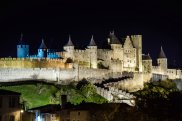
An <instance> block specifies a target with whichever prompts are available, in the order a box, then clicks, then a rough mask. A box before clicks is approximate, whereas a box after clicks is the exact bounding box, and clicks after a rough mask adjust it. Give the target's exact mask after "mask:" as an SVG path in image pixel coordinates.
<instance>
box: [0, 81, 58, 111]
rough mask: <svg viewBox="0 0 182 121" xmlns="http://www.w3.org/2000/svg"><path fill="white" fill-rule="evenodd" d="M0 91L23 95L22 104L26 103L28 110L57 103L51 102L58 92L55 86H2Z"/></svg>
mask: <svg viewBox="0 0 182 121" xmlns="http://www.w3.org/2000/svg"><path fill="white" fill-rule="evenodd" d="M0 89H5V90H11V91H15V92H19V93H21V102H25V104H26V105H27V106H28V108H33V107H37V106H41V105H46V104H51V103H55V102H52V101H51V96H52V95H53V94H54V93H55V92H57V91H58V89H57V88H56V87H55V86H53V85H47V84H22V85H14V86H1V87H0Z"/></svg>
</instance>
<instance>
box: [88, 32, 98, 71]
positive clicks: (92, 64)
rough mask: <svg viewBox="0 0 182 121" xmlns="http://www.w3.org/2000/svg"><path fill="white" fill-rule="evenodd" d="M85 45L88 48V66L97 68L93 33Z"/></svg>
mask: <svg viewBox="0 0 182 121" xmlns="http://www.w3.org/2000/svg"><path fill="white" fill-rule="evenodd" d="M87 47H88V49H89V53H88V54H89V56H90V68H97V45H96V44H95V41H94V39H93V35H92V38H91V40H90V43H89V45H88V46H87Z"/></svg>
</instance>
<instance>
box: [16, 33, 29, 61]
mask: <svg viewBox="0 0 182 121" xmlns="http://www.w3.org/2000/svg"><path fill="white" fill-rule="evenodd" d="M27 57H29V45H28V44H26V43H25V42H24V41H23V34H21V38H20V42H19V43H18V45H17V58H27Z"/></svg>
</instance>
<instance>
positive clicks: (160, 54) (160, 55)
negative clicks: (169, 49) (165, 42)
mask: <svg viewBox="0 0 182 121" xmlns="http://www.w3.org/2000/svg"><path fill="white" fill-rule="evenodd" d="M158 58H166V55H165V53H164V51H163V48H162V46H161V51H160V53H159V57H158Z"/></svg>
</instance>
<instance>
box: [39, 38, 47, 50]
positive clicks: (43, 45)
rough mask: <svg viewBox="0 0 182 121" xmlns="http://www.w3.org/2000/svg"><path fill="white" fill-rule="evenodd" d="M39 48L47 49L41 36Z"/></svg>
mask: <svg viewBox="0 0 182 121" xmlns="http://www.w3.org/2000/svg"><path fill="white" fill-rule="evenodd" d="M39 49H47V46H46V45H45V43H44V39H43V38H42V43H41V45H40V47H39Z"/></svg>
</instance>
